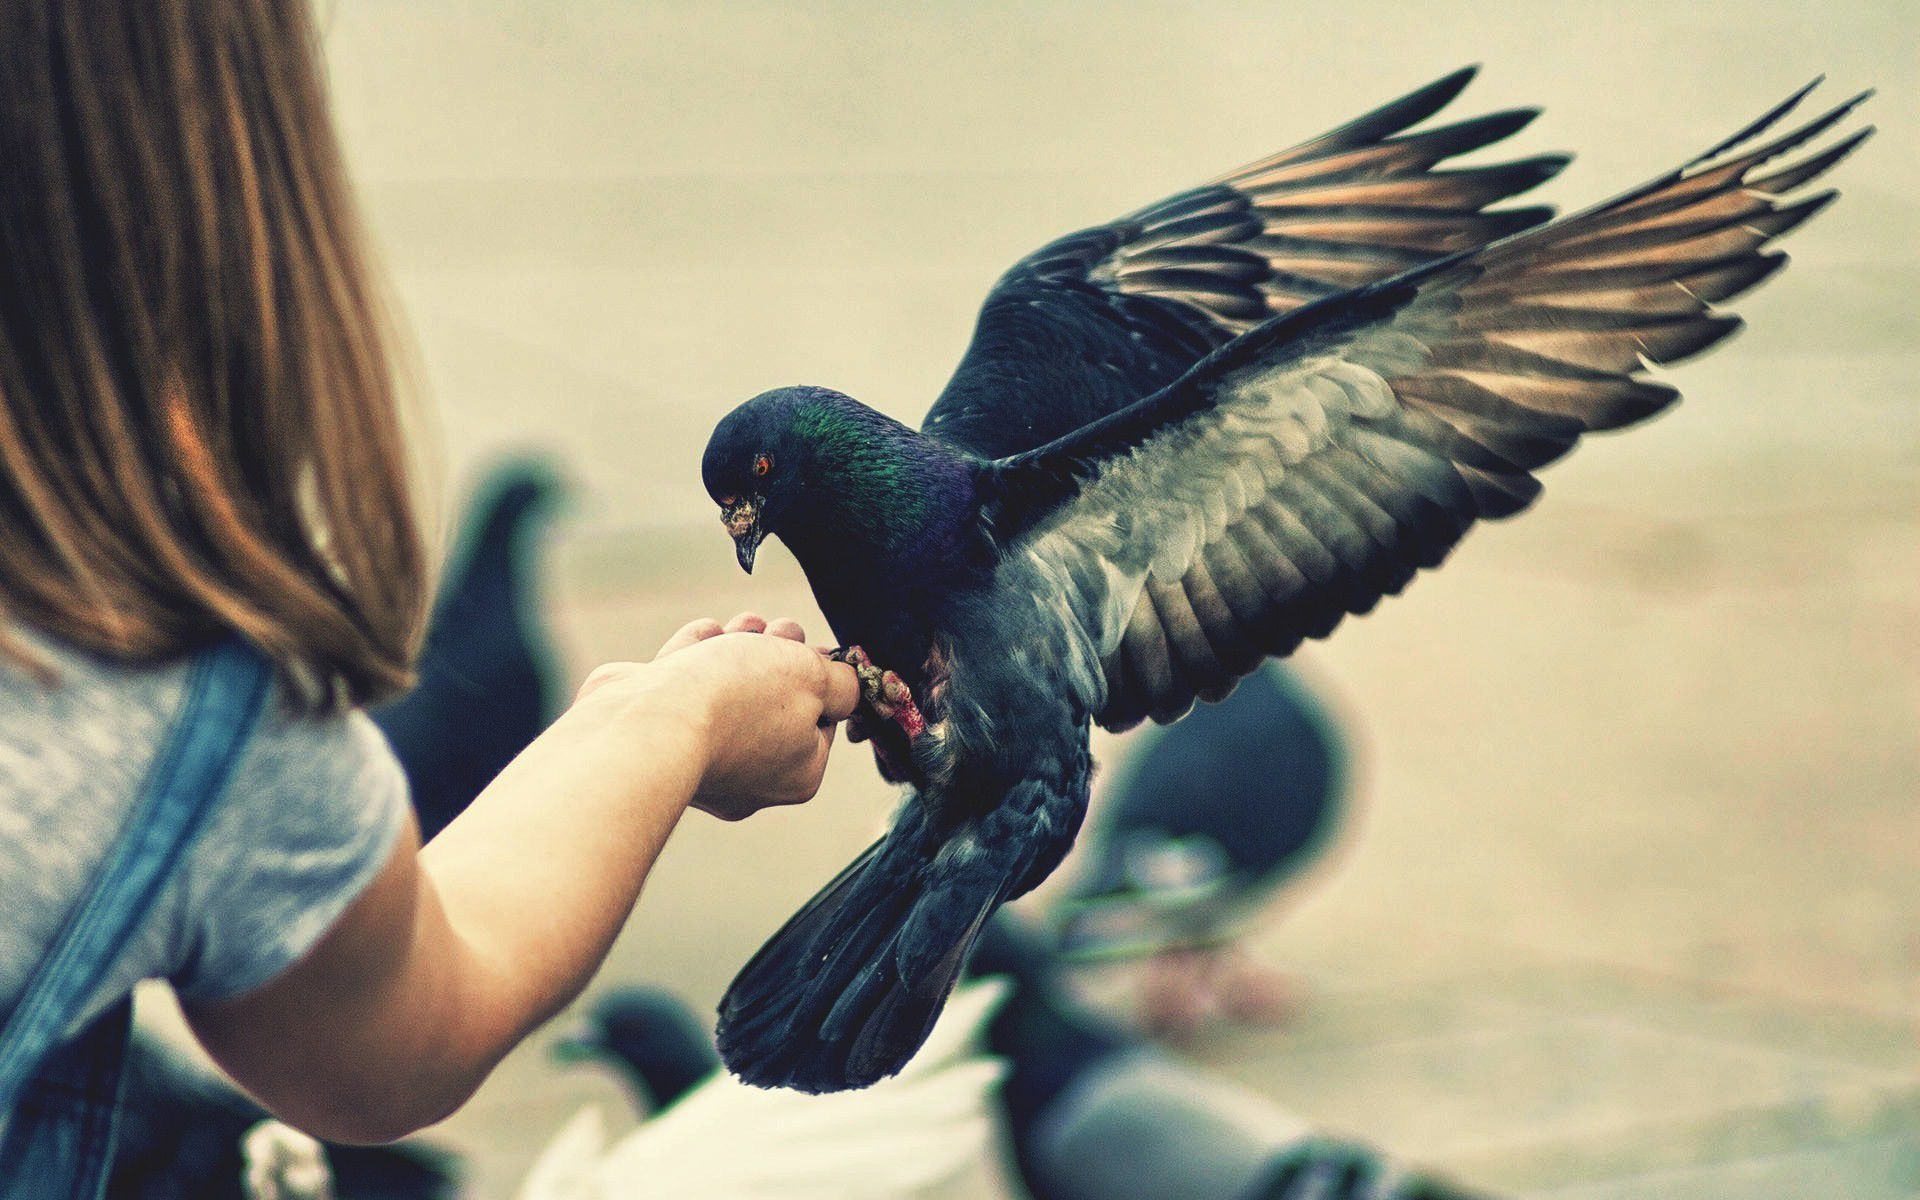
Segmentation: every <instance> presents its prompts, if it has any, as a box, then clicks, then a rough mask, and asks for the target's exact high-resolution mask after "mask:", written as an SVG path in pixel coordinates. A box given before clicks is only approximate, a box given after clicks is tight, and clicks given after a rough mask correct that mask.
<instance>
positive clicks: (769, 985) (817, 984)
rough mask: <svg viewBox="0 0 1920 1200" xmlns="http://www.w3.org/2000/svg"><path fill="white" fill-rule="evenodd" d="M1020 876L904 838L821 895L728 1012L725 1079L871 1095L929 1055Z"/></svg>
mask: <svg viewBox="0 0 1920 1200" xmlns="http://www.w3.org/2000/svg"><path fill="white" fill-rule="evenodd" d="M1013 874H1014V873H1013V872H1008V871H1005V870H1000V869H996V868H995V867H994V865H993V864H992V863H991V861H990V859H989V857H988V856H987V855H985V854H981V855H979V856H978V858H977V859H976V861H973V862H957V861H956V858H955V855H954V854H953V852H952V845H951V843H950V844H949V845H948V846H947V847H946V849H945V851H944V852H942V853H939V854H935V853H934V852H933V850H932V847H931V846H929V845H926V844H924V843H922V842H921V841H920V839H917V838H912V837H910V836H906V835H904V834H903V833H902V831H900V830H896V831H895V832H894V833H893V834H891V835H889V836H888V837H887V838H885V839H883V840H882V841H880V842H877V843H875V844H874V845H873V846H872V847H870V848H869V849H868V850H867V851H866V853H865V854H862V855H861V856H860V858H859V859H858V860H856V861H855V862H854V864H853V865H852V866H851V867H848V868H847V869H846V870H845V871H843V872H842V873H841V874H840V876H839V877H838V878H836V879H835V880H834V881H833V882H832V883H830V884H828V885H827V886H826V887H825V888H823V889H822V890H821V891H820V894H819V895H817V896H815V897H814V898H813V899H812V900H811V901H809V902H808V903H807V905H806V907H804V908H802V909H801V910H800V911H799V912H798V913H796V914H795V915H794V916H793V918H792V919H791V920H789V921H788V922H787V924H786V925H785V926H784V927H783V928H782V929H781V930H780V932H779V933H776V934H775V935H774V936H773V937H772V938H771V939H770V940H769V941H768V942H767V944H766V945H765V946H763V947H762V948H761V950H760V952H759V953H758V954H756V955H755V956H754V957H753V959H752V961H750V962H748V963H747V965H746V966H745V967H744V968H743V969H742V970H741V972H740V974H739V975H738V976H737V977H736V978H735V979H734V981H733V986H732V987H731V988H729V989H728V991H727V994H726V997H725V998H724V999H723V1000H722V1001H721V1002H720V1026H719V1032H718V1039H719V1044H720V1054H721V1057H722V1058H723V1059H724V1060H725V1062H726V1065H727V1068H728V1070H730V1071H732V1072H733V1073H734V1074H735V1075H737V1076H739V1077H740V1078H741V1079H742V1080H744V1081H745V1082H747V1083H750V1084H753V1085H755V1086H757V1087H785V1088H794V1089H797V1090H799V1091H803V1092H838V1091H845V1090H848V1089H851V1088H863V1087H867V1086H868V1085H870V1084H873V1083H876V1082H878V1081H879V1080H882V1079H885V1078H887V1077H888V1076H890V1075H894V1074H897V1073H898V1072H899V1071H900V1069H901V1068H902V1067H904V1066H905V1065H906V1064H907V1062H908V1061H909V1060H910V1059H911V1058H912V1057H913V1056H914V1053H915V1052H916V1051H918V1050H919V1049H920V1046H921V1044H922V1043H924V1042H925V1041H926V1040H927V1035H928V1034H929V1033H930V1032H931V1031H932V1029H933V1025H934V1020H935V1018H937V1017H938V1016H939V1015H940V1009H941V1008H942V1006H943V1005H945V1003H946V1000H947V995H948V993H950V992H951V991H952V990H953V986H954V983H955V982H956V981H957V980H958V979H959V977H960V970H961V968H962V967H963V966H964V965H965V964H966V960H967V955H968V952H969V951H970V950H971V949H972V947H973V943H974V941H975V939H976V938H978V937H979V935H980V930H981V928H982V927H983V926H984V925H985V924H986V920H987V918H988V917H989V916H990V915H992V913H993V910H994V909H995V908H997V907H999V904H1000V901H1001V900H1002V899H1003V898H1004V896H1005V895H1006V891H1007V885H1008V880H1009V878H1011V877H1012V875H1013Z"/></svg>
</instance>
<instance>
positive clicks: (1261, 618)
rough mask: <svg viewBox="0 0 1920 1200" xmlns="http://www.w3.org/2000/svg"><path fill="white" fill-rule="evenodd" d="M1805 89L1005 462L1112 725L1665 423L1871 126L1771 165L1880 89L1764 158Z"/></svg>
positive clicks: (1009, 539)
mask: <svg viewBox="0 0 1920 1200" xmlns="http://www.w3.org/2000/svg"><path fill="white" fill-rule="evenodd" d="M1806 90H1808V89H1803V90H1802V91H1801V92H1800V93H1798V94H1796V95H1795V96H1794V97H1792V98H1791V99H1789V100H1788V101H1787V102H1786V103H1784V104H1782V105H1780V106H1779V107H1777V108H1775V109H1774V110H1773V111H1771V112H1769V113H1768V114H1766V115H1765V116H1764V117H1762V118H1761V119H1760V120H1758V121H1756V122H1754V123H1753V124H1752V125H1750V126H1748V127H1747V128H1746V129H1744V130H1742V131H1741V132H1740V133H1739V134H1738V135H1736V136H1735V137H1733V138H1730V139H1728V140H1727V141H1726V142H1724V143H1722V144H1721V145H1719V146H1716V147H1715V148H1714V149H1713V150H1711V151H1709V152H1708V153H1707V154H1705V155H1702V156H1701V157H1700V158H1698V159H1695V160H1694V161H1693V162H1691V163H1688V164H1687V165H1686V166H1685V167H1682V168H1681V169H1679V170H1676V171H1674V172H1672V173H1671V174H1668V175H1665V176H1663V177H1661V178H1659V179H1656V180H1654V181H1653V182H1651V183H1648V184H1646V185H1645V186H1643V187H1640V188H1637V189H1635V190H1634V191H1632V192H1629V193H1627V194H1626V195H1624V196H1621V197H1619V198H1618V199H1615V200H1612V201H1609V202H1607V203H1605V204H1602V205H1599V206H1598V207H1596V208H1593V209H1590V210H1588V211H1586V212H1583V213H1581V214H1578V215H1576V216H1572V217H1568V218H1566V219H1564V220H1561V221H1557V222H1555V223H1553V224H1551V225H1547V226H1543V227H1541V228H1538V229H1534V230H1530V231H1528V232H1525V233H1521V234H1518V235H1516V236H1514V237H1512V238H1509V239H1507V240H1505V241H1503V242H1499V243H1496V244H1494V245H1492V246H1487V247H1483V248H1481V249H1478V250H1474V251H1469V252H1466V253H1463V254H1460V255H1457V256H1454V257H1452V258H1450V259H1445V260H1441V261H1439V262H1436V263H1432V264H1429V265H1427V266H1425V267H1422V268H1418V269H1416V270H1414V271H1411V272H1408V273H1407V274H1405V275H1403V276H1401V277H1399V278H1396V279H1392V280H1388V281H1385V282H1382V283H1379V284H1374V285H1370V286H1368V287H1365V288H1361V289H1357V290H1355V291H1353V292H1349V293H1346V294H1344V295H1341V296H1338V297H1334V298H1332V299H1329V300H1325V301H1321V302H1319V303H1317V304H1315V305H1312V306H1309V307H1308V308H1305V309H1302V310H1299V311H1297V312H1295V313H1293V314H1291V315H1289V316H1285V317H1281V318H1277V319H1276V320H1274V321H1271V322H1268V323H1267V324H1265V325H1262V326H1261V327H1259V328H1258V329H1256V330H1254V331H1253V332H1251V333H1248V334H1246V335H1245V336H1243V337H1241V338H1239V339H1236V340H1235V341H1233V342H1232V343H1230V344H1228V345H1227V346H1225V347H1223V348H1222V349H1220V350H1219V351H1216V352H1215V353H1213V354H1212V355H1210V356H1209V357H1208V358H1207V359H1206V360H1204V361H1203V362H1201V363H1200V364H1199V365H1198V366H1196V367H1195V368H1194V369H1193V370H1192V371H1191V372H1189V373H1188V374H1187V375H1185V376H1184V377H1183V378H1181V379H1180V380H1179V381H1178V382H1177V383H1175V384H1174V385H1172V386H1170V387H1168V388H1166V389H1165V390H1163V391H1162V392H1160V393H1158V394H1156V395H1154V396H1151V397H1149V398H1147V399H1145V400H1142V401H1140V402H1139V403H1138V404H1136V405H1134V406H1132V407H1130V408H1128V409H1125V410H1123V411H1120V412H1117V413H1115V414H1112V415H1111V416H1109V417H1107V418H1104V419H1102V420H1100V421H1098V422H1095V423H1094V424H1092V425H1090V426H1088V427H1086V428H1085V429H1083V430H1081V431H1079V432H1077V433H1075V434H1071V435H1069V436H1067V437H1065V438H1063V439H1061V440H1059V441H1057V442H1055V443H1053V444H1051V445H1049V446H1046V447H1043V448H1041V449H1039V450H1036V451H1033V452H1030V453H1027V454H1024V455H1020V456H1016V457H1014V458H1010V459H1005V460H1002V461H1001V462H999V463H996V464H994V466H993V468H992V470H991V472H990V477H991V478H992V479H993V480H994V481H995V482H996V484H997V486H999V487H1000V488H1001V489H1002V491H1001V498H1000V500H999V508H998V509H997V511H990V513H989V517H990V519H991V520H992V521H993V522H994V525H995V531H996V535H997V536H998V537H999V538H1000V539H1001V540H1002V541H1003V542H1004V543H1009V546H1008V549H1009V552H1010V553H1012V554H1020V555H1025V556H1026V559H1027V562H1028V565H1030V566H1031V567H1032V568H1033V569H1035V570H1037V571H1038V572H1040V574H1041V575H1042V576H1043V577H1044V578H1045V579H1046V580H1047V582H1048V583H1049V584H1051V585H1053V586H1057V587H1058V588H1059V589H1060V593H1061V595H1062V596H1063V597H1064V598H1065V607H1066V608H1067V610H1068V611H1069V612H1070V613H1071V615H1072V617H1073V618H1074V621H1073V624H1074V629H1075V631H1076V632H1077V634H1078V635H1079V636H1078V638H1077V642H1076V646H1075V651H1076V653H1077V654H1078V655H1079V656H1080V661H1079V662H1078V663H1075V664H1072V666H1074V667H1075V668H1077V669H1075V670H1073V671H1071V672H1070V674H1069V677H1070V678H1074V679H1079V680H1083V681H1087V682H1086V684H1085V686H1086V687H1087V689H1088V690H1089V691H1090V692H1093V693H1096V694H1092V695H1088V696H1085V697H1082V699H1083V700H1084V701H1085V702H1086V703H1087V704H1088V706H1089V708H1090V709H1092V710H1093V711H1095V712H1096V713H1098V716H1099V720H1100V721H1101V723H1102V724H1104V725H1107V726H1108V727H1110V728H1124V727H1126V726H1128V725H1131V724H1134V723H1136V722H1138V721H1139V720H1141V719H1142V718H1143V717H1147V716H1151V717H1153V718H1155V719H1156V720H1160V721H1169V720H1173V719H1175V718H1177V717H1178V716H1180V715H1181V714H1182V713H1184V712H1185V711H1186V710H1187V709H1188V708H1189V707H1190V706H1191V705H1192V703H1193V701H1194V699H1195V697H1196V696H1198V697H1202V698H1207V699H1217V698H1220V697H1222V696H1224V695H1225V694H1226V693H1227V692H1229V691H1231V690H1232V688H1233V686H1234V684H1235V682H1236V681H1237V680H1238V678H1239V677H1240V676H1241V675H1243V674H1245V673H1246V672H1248V671H1250V670H1252V669H1253V668H1254V667H1256V666H1257V665H1258V664H1259V663H1260V662H1261V660H1263V659H1264V658H1265V657H1266V656H1268V655H1273V654H1285V653H1287V652H1289V651H1291V650H1292V649H1293V648H1294V647H1295V646H1297V645H1298V644H1299V642H1300V641H1301V639H1303V638H1308V637H1321V636H1324V635H1326V634H1327V633H1329V632H1331V631H1332V629H1333V627H1334V626H1335V625H1336V624H1337V623H1338V622H1339V621H1340V619H1341V618H1342V617H1343V616H1344V615H1345V614H1347V613H1364V612H1366V611H1368V610H1369V609H1371V608H1372V607H1373V606H1374V604H1375V603H1376V602H1377V601H1378V600H1379V599H1380V597H1381V596H1384V595H1390V594H1393V593H1395V592H1398V591H1399V590H1400V589H1401V588H1402V587H1403V586H1405V584H1406V583H1407V581H1408V580H1409V579H1411V578H1412V577H1413V575H1414V574H1415V572H1416V571H1418V570H1419V569H1420V568H1422V567H1432V566H1435V565H1437V564H1438V563H1439V562H1440V561H1441V560H1442V559H1443V558H1444V557H1445V556H1446V554H1447V553H1448V551H1449V550H1450V549H1451V548H1452V547H1453V545H1454V544H1455V543H1456V542H1457V541H1458V540H1459V539H1460V537H1461V535H1462V534H1464V533H1465V532H1466V530H1467V529H1468V527H1469V526H1470V525H1471V524H1472V523H1473V522H1474V521H1475V520H1476V519H1478V518H1483V517H1484V518H1498V517H1505V516H1510V515H1512V514H1513V513H1516V512H1518V511H1519V510H1521V509H1522V508H1524V507H1526V506H1527V504H1528V503H1529V502H1531V501H1532V500H1533V498H1534V496H1535V495H1536V494H1537V492H1538V491H1539V484H1538V483H1537V482H1536V481H1535V479H1534V477H1533V472H1534V471H1535V470H1537V469H1538V468H1540V467H1542V466H1545V465H1546V464H1547V463H1550V462H1552V461H1554V460H1555V459H1558V458H1560V457H1561V456H1562V455H1564V454H1566V453H1567V452H1568V451H1569V450H1571V449H1572V448H1573V445H1574V443H1575V442H1576V441H1577V440H1578V439H1579V438H1580V436H1581V435H1582V434H1584V433H1588V432H1591V431H1594V430H1601V429H1617V428H1621V427H1623V426H1627V425H1631V424H1633V423H1635V422H1637V421H1640V420H1643V419H1645V418H1647V417H1649V416H1651V415H1653V414H1654V413H1657V412H1659V411H1661V410H1662V409H1664V408H1666V407H1667V406H1668V405H1669V404H1671V403H1672V402H1673V401H1674V400H1675V399H1677V396H1678V394H1677V393H1676V392H1675V391H1674V390H1673V389H1672V388H1671V387H1668V386H1667V385H1665V384H1663V383H1655V382H1649V381H1648V380H1646V379H1645V378H1643V376H1644V374H1645V371H1646V369H1647V367H1648V365H1649V364H1668V363H1674V362H1678V361H1680V360H1682V359H1685V358H1688V357H1691V356H1692V355H1695V354H1698V353H1700V352H1701V351H1703V350H1705V349H1706V348H1707V347H1709V346H1712V345H1713V344H1714V343H1716V342H1718V341H1720V340H1721V339H1722V338H1724V337H1726V336H1728V335H1729V334H1731V333H1732V332H1733V331H1734V330H1735V329H1737V328H1738V327H1739V324H1740V322H1739V320H1738V319H1737V318H1735V317H1732V316H1728V315H1723V314H1721V313H1719V312H1718V311H1716V309H1715V308H1714V305H1715V304H1716V303H1718V302H1720V301H1723V300H1727V299H1730V298H1732V297H1734V296H1737V295H1739V294H1741V293H1743V292H1745V291H1746V290H1747V289H1749V288H1751V287H1753V286H1754V285H1756V284H1757V283H1759V282H1760V281H1761V280H1763V279H1765V278H1767V277H1768V276H1769V275H1771V274H1773V273H1774V272H1775V271H1776V270H1778V269H1779V268H1780V266H1781V265H1782V264H1783V263H1784V262H1785V261H1786V259H1785V256H1784V255H1783V254H1781V253H1780V252H1778V251H1775V250H1770V249H1768V248H1767V247H1768V243H1770V242H1772V241H1773V240H1774V239H1775V238H1777V237H1779V236H1781V235H1782V234H1784V233H1786V232H1787V231H1789V230H1791V229H1793V228H1794V227H1795V226H1797V225H1799V224H1800V223H1801V222H1803V221H1805V220H1806V219H1807V218H1809V217H1811V216H1812V215H1813V214H1814V213H1815V212H1817V211H1818V210H1819V209H1821V208H1822V207H1823V206H1825V205H1826V204H1827V203H1828V202H1829V201H1830V200H1832V199H1833V196H1834V193H1833V192H1831V191H1827V192H1821V193H1819V194H1816V195H1802V194H1801V189H1802V188H1803V186H1804V185H1805V184H1807V183H1808V182H1809V181H1810V180H1812V179H1814V178H1815V177H1817V176H1819V175H1821V174H1822V173H1824V172H1825V171H1826V170H1827V169H1828V168H1830V167H1832V166H1833V165H1834V163H1836V162H1837V161H1839V159H1840V158H1841V157H1842V156H1844V155H1845V154H1846V153H1847V152H1848V151H1849V150H1851V149H1853V147H1854V146H1856V145H1858V144H1859V142H1860V141H1861V140H1862V139H1864V138H1865V137H1866V136H1867V135H1868V134H1870V133H1871V132H1872V129H1871V128H1866V129H1862V130H1860V131H1859V132H1857V133H1854V134H1852V135H1851V136H1848V137H1845V138H1844V139H1841V140H1838V141H1836V142H1834V143H1833V144H1831V145H1829V146H1827V147H1826V148H1824V149H1819V150H1816V151H1813V152H1810V153H1808V154H1806V155H1804V156H1803V157H1800V158H1798V159H1797V160H1795V161H1793V162H1791V163H1790V164H1788V165H1784V166H1776V167H1769V166H1768V164H1770V163H1773V162H1775V161H1776V160H1778V159H1779V158H1780V157H1781V156H1782V155H1785V154H1787V153H1789V152H1791V151H1793V150H1795V149H1797V148H1799V147H1801V146H1803V145H1805V144H1807V143H1808V142H1809V141H1811V140H1813V139H1815V138H1816V137H1819V136H1820V135H1821V134H1823V133H1825V132H1826V131H1828V130H1829V129H1831V128H1832V127H1833V126H1834V125H1835V124H1836V123H1838V122H1839V121H1840V120H1841V119H1842V118H1843V117H1845V116H1846V115H1847V114H1848V113H1849V112H1851V111H1852V109H1853V108H1854V107H1855V106H1856V105H1857V104H1859V103H1860V102H1861V101H1862V100H1864V99H1865V98H1866V97H1865V96H1861V97H1858V98H1856V99H1855V100H1852V101H1849V102H1848V103H1847V104H1844V105H1842V106H1841V107H1839V108H1837V109H1835V110H1834V111H1832V112H1829V113H1827V114H1825V115H1823V116H1820V117H1818V118H1816V119H1814V120H1813V121H1811V122H1809V123H1808V124H1806V125H1804V126H1802V127H1800V128H1798V129H1795V130H1793V131H1792V132H1790V133H1786V134H1784V135H1781V136H1779V137H1777V138H1776V139H1775V140H1772V141H1769V142H1766V143H1765V144H1761V145H1754V142H1755V141H1756V139H1758V138H1760V137H1761V136H1762V135H1763V134H1764V132H1765V131H1766V130H1768V129H1769V128H1771V127H1772V126H1773V125H1775V123H1776V122H1778V121H1779V120H1780V118H1781V117H1782V116H1783V115H1784V114H1785V113H1786V112H1787V110H1789V109H1790V108H1792V107H1793V106H1794V105H1795V104H1796V103H1797V102H1798V101H1799V100H1800V99H1801V98H1802V97H1803V96H1804V95H1805V94H1806Z"/></svg>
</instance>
